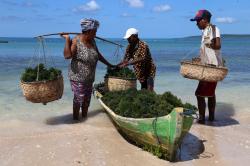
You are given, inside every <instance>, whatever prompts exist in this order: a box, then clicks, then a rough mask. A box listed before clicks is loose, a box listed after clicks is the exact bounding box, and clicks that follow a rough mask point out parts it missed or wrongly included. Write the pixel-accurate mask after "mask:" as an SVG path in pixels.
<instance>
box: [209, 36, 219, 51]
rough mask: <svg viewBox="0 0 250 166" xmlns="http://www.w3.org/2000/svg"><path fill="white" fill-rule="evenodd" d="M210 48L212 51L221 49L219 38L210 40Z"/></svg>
mask: <svg viewBox="0 0 250 166" xmlns="http://www.w3.org/2000/svg"><path fill="white" fill-rule="evenodd" d="M211 48H212V49H214V50H219V49H221V43H220V38H219V37H216V38H214V39H213V40H212V43H211Z"/></svg>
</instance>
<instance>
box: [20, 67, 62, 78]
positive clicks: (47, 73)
mask: <svg viewBox="0 0 250 166" xmlns="http://www.w3.org/2000/svg"><path fill="white" fill-rule="evenodd" d="M61 74H62V72H61V70H59V69H56V68H53V67H51V68H49V69H47V68H45V66H44V64H42V63H40V64H39V65H37V66H36V67H34V68H31V67H29V68H26V69H25V71H24V73H23V74H22V76H21V80H22V81H24V82H34V81H48V80H55V79H57V78H58V77H59V76H61ZM37 75H38V79H37Z"/></svg>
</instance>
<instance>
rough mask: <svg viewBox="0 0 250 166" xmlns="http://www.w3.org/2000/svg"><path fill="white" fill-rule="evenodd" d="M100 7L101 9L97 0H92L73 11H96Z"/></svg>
mask: <svg viewBox="0 0 250 166" xmlns="http://www.w3.org/2000/svg"><path fill="white" fill-rule="evenodd" d="M98 9H100V6H99V5H98V4H97V3H96V1H95V0H92V1H89V2H88V3H86V4H84V5H82V6H79V7H77V8H74V9H73V11H74V12H89V11H96V10H98Z"/></svg>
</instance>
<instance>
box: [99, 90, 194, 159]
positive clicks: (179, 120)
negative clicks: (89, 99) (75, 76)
mask: <svg viewBox="0 0 250 166" xmlns="http://www.w3.org/2000/svg"><path fill="white" fill-rule="evenodd" d="M94 95H95V96H96V97H97V99H98V101H99V102H100V104H101V105H102V107H103V108H104V109H105V110H106V112H107V113H108V115H109V116H110V117H111V119H112V120H113V122H114V124H115V125H116V127H117V129H118V130H120V131H121V132H122V133H123V134H124V135H125V136H126V137H128V138H129V139H130V140H132V141H133V142H135V143H136V144H138V145H141V146H150V147H154V148H159V149H160V150H161V151H162V152H163V153H164V156H165V158H166V159H168V160H169V161H174V160H175V159H176V154H177V150H178V148H179V146H180V144H181V143H182V140H183V138H184V136H185V135H186V134H187V133H188V131H189V129H190V128H191V126H192V124H193V117H192V115H191V114H192V113H193V112H192V113H191V112H188V111H184V109H183V108H175V109H173V111H172V112H171V113H170V114H168V115H166V116H162V117H156V118H126V117H122V116H119V115H117V114H115V113H114V112H113V111H112V110H111V109H110V108H109V107H108V106H107V105H106V104H105V103H104V102H103V101H102V94H100V93H99V92H98V91H96V90H95V91H94Z"/></svg>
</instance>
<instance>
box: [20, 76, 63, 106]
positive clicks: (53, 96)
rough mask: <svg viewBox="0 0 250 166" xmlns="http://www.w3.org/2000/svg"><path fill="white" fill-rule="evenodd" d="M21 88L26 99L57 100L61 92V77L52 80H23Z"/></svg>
mask: <svg viewBox="0 0 250 166" xmlns="http://www.w3.org/2000/svg"><path fill="white" fill-rule="evenodd" d="M21 88H22V90H23V95H24V96H25V98H26V100H28V101H31V102H33V103H43V104H46V103H48V102H51V101H54V100H58V99H60V98H61V97H62V94H63V77H62V76H60V77H58V79H56V80H52V81H36V82H23V81H21Z"/></svg>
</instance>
